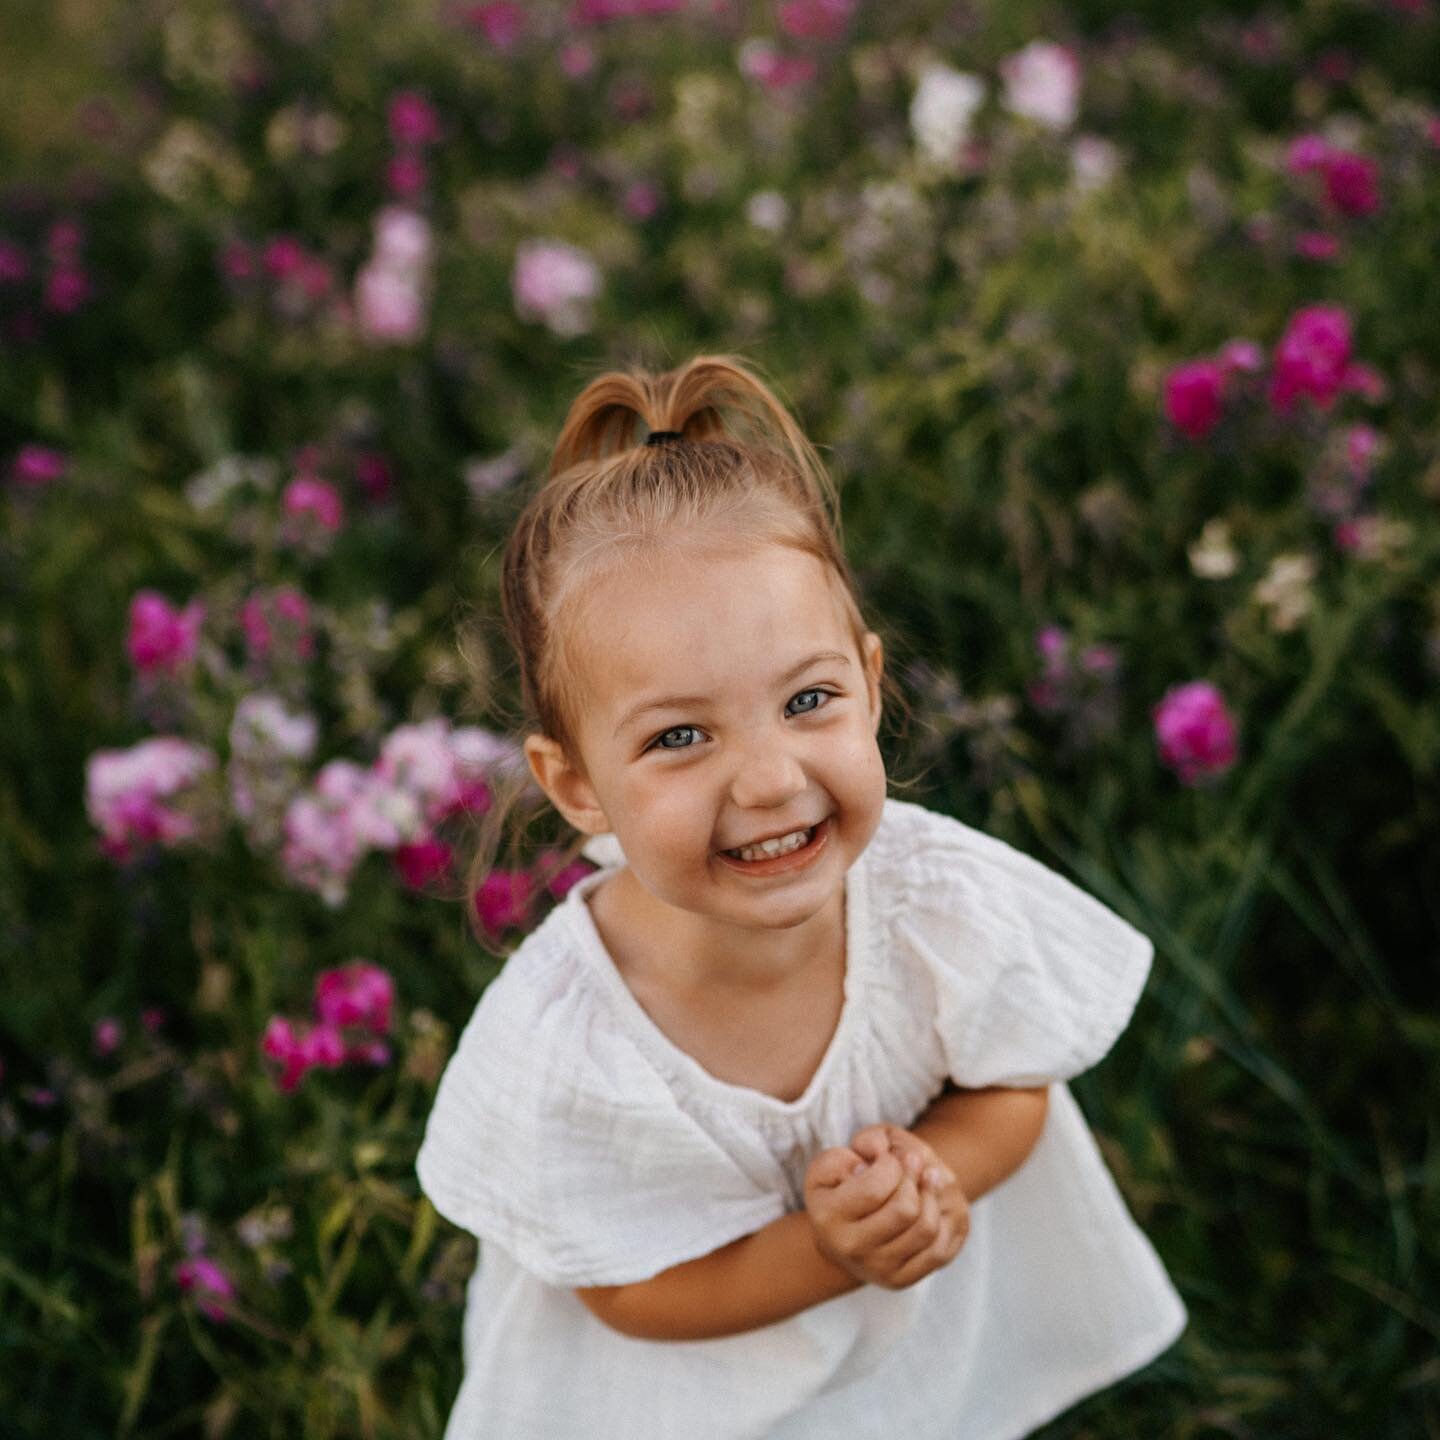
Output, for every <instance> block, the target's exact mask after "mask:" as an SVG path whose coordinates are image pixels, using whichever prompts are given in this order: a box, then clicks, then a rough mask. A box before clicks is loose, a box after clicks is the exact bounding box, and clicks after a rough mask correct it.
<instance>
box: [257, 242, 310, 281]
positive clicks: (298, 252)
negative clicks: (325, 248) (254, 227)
mask: <svg viewBox="0 0 1440 1440" xmlns="http://www.w3.org/2000/svg"><path fill="white" fill-rule="evenodd" d="M261 263H262V264H263V265H264V266H265V271H266V273H267V274H268V275H269V276H270V277H271V278H272V279H274V280H284V279H285V278H286V277H287V276H289V275H293V274H294V273H295V272H296V271H297V270H299V268H300V267H301V266H302V265H303V264H304V263H305V247H304V246H303V245H302V244H301V243H300V242H299V241H298V240H297V239H296V238H295V237H294V236H293V235H276V236H274V237H272V238H271V239H270V240H267V241H266V242H265V248H264V250H263V251H262V252H261Z"/></svg>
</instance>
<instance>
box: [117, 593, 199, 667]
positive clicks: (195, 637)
mask: <svg viewBox="0 0 1440 1440" xmlns="http://www.w3.org/2000/svg"><path fill="white" fill-rule="evenodd" d="M204 619H205V606H204V604H203V603H202V602H201V601H200V600H198V599H197V600H192V601H191V602H190V603H189V604H188V605H187V606H186V607H185V608H184V609H183V610H179V609H176V608H175V607H174V606H172V605H171V604H170V602H169V601H168V600H167V599H166V598H165V597H164V596H163V595H162V594H160V592H159V591H157V590H137V591H136V592H135V594H134V596H133V597H132V598H131V600H130V629H129V634H128V636H127V637H126V646H127V648H128V650H129V652H130V659H131V662H132V663H133V664H134V666H135V668H136V669H137V670H138V671H139V672H140V673H141V674H142V675H152V674H163V675H171V676H174V675H178V674H180V672H181V671H183V670H185V669H187V668H188V667H189V666H190V665H192V664H193V663H194V660H195V649H196V646H197V644H198V643H199V639H200V626H201V624H202V623H203V621H204Z"/></svg>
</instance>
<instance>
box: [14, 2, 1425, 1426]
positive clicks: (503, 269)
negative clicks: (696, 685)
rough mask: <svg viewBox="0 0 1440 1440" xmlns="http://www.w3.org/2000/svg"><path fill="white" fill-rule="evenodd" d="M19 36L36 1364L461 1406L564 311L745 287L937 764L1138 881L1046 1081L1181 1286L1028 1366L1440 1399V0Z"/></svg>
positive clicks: (534, 894)
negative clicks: (445, 1163) (523, 533)
mask: <svg viewBox="0 0 1440 1440" xmlns="http://www.w3.org/2000/svg"><path fill="white" fill-rule="evenodd" d="M0 53H3V54H4V55H5V56H6V57H7V70H8V71H9V75H8V76H7V86H8V99H9V101H10V103H9V104H7V105H6V106H5V107H4V113H3V114H0V159H3V172H0V187H3V188H0V358H3V363H0V517H3V520H0V714H3V725H0V754H3V758H4V765H3V768H0V983H3V995H4V1003H3V1006H0V1354H3V1355H4V1356H5V1357H6V1363H5V1364H4V1365H3V1367H0V1417H3V1418H0V1433H6V1434H9V1433H18V1434H22V1435H32V1434H34V1435H39V1434H44V1435H65V1436H92V1435H94V1436H99V1435H106V1436H110V1435H118V1436H122V1437H128V1436H135V1437H139V1436H144V1437H157V1440H158V1437H161V1436H169V1435H189V1434H204V1435H206V1436H212V1437H219V1436H227V1435H234V1436H242V1435H252V1434H302V1433H303V1434H306V1435H313V1436H340V1435H362V1436H377V1437H378V1436H404V1437H416V1436H437V1435H439V1433H440V1431H441V1428H442V1426H443V1422H444V1417H445V1413H446V1411H447V1408H448V1406H449V1404H450V1401H451V1399H452V1398H453V1396H454V1392H455V1389H456V1387H457V1385H458V1382H459V1376H460V1317H461V1306H462V1301H463V1285H464V1282H465V1279H466V1277H467V1275H468V1274H469V1271H470V1268H471V1265H472V1264H473V1261H474V1256H475V1249H474V1244H473V1242H472V1241H471V1240H469V1239H468V1238H467V1237H465V1236H464V1235H462V1234H461V1233H459V1232H457V1231H455V1230H453V1229H452V1228H450V1227H448V1226H447V1225H446V1224H445V1223H444V1222H441V1221H440V1220H438V1218H437V1217H436V1215H435V1214H434V1212H433V1211H432V1210H431V1208H430V1207H429V1205H428V1204H427V1203H426V1202H424V1201H423V1200H422V1199H421V1198H420V1197H419V1195H418V1191H417V1187H416V1183H415V1179H414V1175H413V1170H412V1165H413V1159H414V1154H415V1151H416V1148H417V1146H418V1143H419V1137H420V1132H421V1126H422V1125H423V1122H424V1117H425V1114H426V1112H427V1109H428V1106H429V1102H430V1099H431V1096H432V1094H433V1090H434V1086H435V1083H436V1079H437V1077H438V1075H439V1073H440V1070H441V1068H442V1067H443V1064H444V1062H445V1059H446V1057H447V1056H448V1054H449V1052H450V1049H451V1047H452V1045H453V1043H454V1040H455V1037H456V1035H457V1033H458V1030H459V1027H460V1026H461V1025H462V1024H463V1023H464V1020H465V1019H466V1018H467V1016H468V1014H469V1012H470V1009H471V1008H472V1007H473V1005H474V1003H475V1000H476V998H477V996H478V994H479V993H480V991H481V990H482V989H483V987H484V985H485V984H486V983H487V981H488V980H489V979H490V978H492V977H493V975H494V974H495V973H496V971H497V969H498V967H499V965H500V964H501V963H503V959H502V957H503V955H504V953H505V952H506V951H508V950H509V949H510V948H512V947H513V945H514V944H515V943H516V942H517V941H518V940H519V939H520V938H521V937H522V936H523V935H524V933H526V931H527V930H529V929H530V928H532V927H533V926H534V925H535V924H536V923H538V921H539V920H540V919H541V918H542V917H543V915H544V913H545V912H546V911H547V909H548V908H549V906H551V905H552V904H554V903H555V902H556V901H557V900H559V899H560V898H561V897H562V896H563V895H564V893H565V892H566V890H567V889H568V887H569V885H570V884H572V883H573V882H574V880H575V878H577V876H578V875H580V874H583V873H585V871H586V869H587V868H588V867H587V866H586V865H585V864H584V863H583V862H581V863H575V862H569V863H567V858H566V857H567V855H568V854H569V851H568V850H567V848H566V844H567V840H568V838H569V837H567V836H566V835H565V834H564V833H563V827H561V826H559V825H558V823H557V822H555V821H554V818H553V817H549V818H548V819H547V818H546V817H543V816H542V817H541V818H540V819H539V820H538V821H537V822H536V824H535V826H533V827H532V829H533V833H532V834H530V835H529V836H528V837H527V838H526V845H525V847H524V848H523V849H522V850H521V851H520V852H519V860H518V863H506V864H505V865H503V866H501V867H499V868H497V869H495V870H494V871H492V872H491V873H490V874H488V875H486V876H484V877H483V878H482V880H481V882H480V883H479V884H478V886H477V887H471V886H470V885H469V883H468V882H467V880H466V877H465V863H464V862H465V857H466V845H467V840H468V837H469V836H470V835H471V833H472V829H473V826H474V824H475V823H476V821H477V820H478V819H479V818H480V817H483V815H484V814H485V813H486V811H487V809H488V807H489V805H490V803H491V801H492V798H493V797H494V795H495V793H496V788H497V787H498V786H500V785H502V784H504V783H505V782H506V780H507V779H511V778H514V776H515V774H516V773H517V772H516V770H515V767H516V766H517V765H518V764H520V763H521V762H520V761H519V757H518V750H517V746H516V741H517V736H516V735H515V734H514V733H513V729H512V726H513V718H514V715H515V703H514V702H515V698H516V697H515V696H514V693H513V685H512V679H513V676H512V672H511V671H510V670H509V668H508V667H507V665H506V663H505V657H504V656H503V654H501V653H499V652H498V650H497V651H496V652H495V654H494V657H493V658H494V664H495V671H494V673H495V677H496V684H497V686H498V692H497V693H498V696H499V699H498V701H497V704H496V706H495V707H494V708H493V709H492V710H491V711H490V712H487V713H474V712H473V711H472V709H471V707H470V706H469V703H468V695H469V693H470V692H469V689H468V679H467V673H466V668H465V665H464V663H463V662H462V659H461V655H460V653H459V651H458V649H457V645H456V635H457V628H458V627H459V626H460V625H461V624H462V623H463V622H465V621H466V620H467V617H470V616H479V617H481V620H482V622H484V621H487V620H488V621H489V622H490V624H491V631H490V633H491V634H492V635H493V634H494V633H495V632H494V627H493V620H494V616H495V614H496V611H497V601H496V593H497V592H496V568H497V555H498V547H499V546H500V544H501V543H502V541H503V538H504V535H505V533H506V531H507V527H508V524H509V522H510V521H511V520H512V519H513V518H514V516H515V514H516V513H517V511H518V509H519V507H520V506H521V505H522V504H523V501H524V498H525V495H526V493H527V486H528V485H529V484H530V483H531V482H532V481H533V480H534V479H535V477H536V475H537V474H538V472H539V471H540V469H541V468H542V467H543V465H544V462H545V460H546V456H547V444H548V441H549V439H550V437H551V436H552V435H553V434H554V433H555V430H556V428H557V426H558V423H559V420H560V418H561V417H562V415H563V413H564V410H565V407H566V405H567V404H568V402H569V400H570V398H571V397H572V396H573V394H574V393H575V392H576V391H577V390H578V389H579V388H580V386H581V384H583V382H584V380H585V379H587V378H588V377H589V376H590V375H591V374H593V373H595V372H596V371H598V370H599V369H601V368H605V367H608V366H613V365H621V364H626V363H631V362H635V363H641V364H645V365H648V366H651V367H656V368H659V367H663V366H665V365H669V364H673V363H678V362H679V361H680V360H682V359H684V358H686V357H687V356H689V355H690V354H692V353H695V352H698V351H706V350H735V351H738V352H740V353H743V354H745V355H747V356H748V357H750V358H752V359H753V360H755V361H756V362H757V363H759V364H760V365H761V366H762V367H763V368H764V369H765V370H766V372H767V373H769V374H770V375H772V376H773V377H774V378H775V380H776V383H777V385H778V386H779V388H780V389H781V391H782V393H784V394H785V395H786V397H787V398H788V399H789V400H790V401H791V403H793V405H794V406H795V408H796V410H797V412H798V413H799V415H800V418H801V421H802V423H803V424H804V426H805V427H806V429H807V430H808V431H809V433H811V434H812V435H813V436H814V437H815V438H816V439H817V441H818V442H820V443H821V445H822V446H824V447H825V453H826V455H827V456H828V458H829V459H830V461H831V463H832V468H833V470H834V473H835V475H836V478H837V480H838V482H839V484H840V488H841V494H842V498H843V503H844V515H845V527H846V538H847V545H848V549H849V552H850V554H851V556H852V558H853V560H854V563H855V567H856V570H857V574H858V576H859V579H860V582H861V585H862V588H863V592H864V593H863V599H864V601H865V603H866V605H867V607H868V610H869V613H870V614H871V615H872V616H873V617H874V620H875V622H876V623H877V624H878V625H879V626H880V627H881V628H882V630H883V632H884V633H885V635H886V637H887V641H888V651H887V653H888V656H889V662H890V665H891V667H892V669H893V671H894V673H895V674H896V676H897V678H898V679H899V680H900V681H901V684H902V686H903V687H904V689H905V691H906V694H907V698H908V700H909V702H910V705H911V708H912V712H913V715H912V719H911V722H910V723H909V724H908V725H898V724H897V725H895V726H892V727H891V728H890V729H888V730H887V731H886V733H885V735H884V737H883V738H884V743H885V745H886V748H887V758H888V759H889V760H890V761H891V763H892V764H893V766H894V767H895V769H896V771H897V773H901V772H905V773H920V774H921V775H922V776H923V781H922V786H921V793H920V797H919V798H922V799H923V800H924V801H925V803H927V804H930V805H933V806H936V807H938V808H942V809H945V810H947V811H949V812H950V813H952V814H955V815H958V816H960V817H961V818H963V819H965V820H966V821H968V822H969V823H971V824H975V825H978V826H980V827H982V828H984V829H987V830H989V831H991V832H992V833H995V834H997V835H1000V836H1001V837H1003V838H1005V839H1007V840H1010V841H1011V842H1012V843H1015V844H1017V845H1020V846H1021V847H1022V848H1024V849H1026V850H1028V851H1030V852H1031V853H1033V854H1036V855H1037V856H1039V857H1040V858H1042V859H1045V860H1046V861H1047V862H1048V863H1050V864H1052V865H1054V866H1056V867H1058V868H1060V869H1062V870H1064V871H1065V872H1066V873H1069V874H1071V875H1073V876H1074V877H1075V878H1076V879H1077V880H1078V881H1079V882H1080V883H1082V884H1083V885H1085V886H1086V887H1087V888H1088V889H1090V890H1092V891H1093V892H1095V893H1096V894H1097V895H1099V896H1100V898H1102V899H1103V900H1104V901H1106V902H1107V903H1108V904H1110V905H1112V906H1114V907H1115V908H1116V909H1118V910H1119V911H1120V912H1121V913H1122V914H1124V915H1126V916H1127V917H1128V918H1129V919H1131V920H1132V921H1133V922H1134V923H1135V924H1136V925H1138V926H1139V927H1140V928H1141V929H1142V930H1143V931H1145V932H1146V933H1147V934H1148V935H1150V936H1152V937H1153V938H1154V939H1155V941H1156V945H1157V960H1156V966H1155V971H1154V974H1153V976H1152V979H1151V982H1150V985H1149V987H1148V989H1147V992H1146V996H1145V998H1144V1000H1143V1002H1142V1005H1141V1009H1140V1011H1139V1013H1138V1016H1137V1020H1136V1023H1135V1024H1133V1025H1132V1026H1131V1027H1130V1029H1129V1030H1128V1031H1127V1032H1126V1034H1125V1035H1124V1037H1122V1039H1121V1041H1120V1043H1119V1045H1118V1046H1117V1048H1116V1050H1115V1052H1114V1053H1113V1054H1112V1056H1111V1057H1110V1058H1109V1059H1107V1061H1106V1063H1105V1065H1104V1066H1102V1067H1100V1068H1099V1069H1098V1070H1097V1071H1095V1072H1094V1073H1090V1074H1087V1075H1085V1076H1082V1077H1080V1078H1079V1079H1078V1080H1077V1081H1076V1082H1075V1087H1074V1088H1075V1089H1076V1091H1077V1093H1078V1094H1079V1096H1080V1098H1081V1100H1082V1103H1083V1104H1084V1105H1085V1108H1086V1111H1087V1114H1088V1116H1089V1117H1090V1119H1091V1121H1092V1123H1093V1125H1094V1128H1095V1130H1096V1133H1097V1135H1098V1137H1099V1141H1100V1144H1101V1146H1102V1148H1103V1150H1104V1152H1105V1155H1106V1159H1107V1161H1108V1163H1109V1164H1110V1166H1111V1168H1112V1169H1113V1171H1114V1172H1115V1174H1116V1176H1117V1178H1118V1180H1119V1182H1120V1184H1121V1186H1122V1188H1123V1190H1124V1192H1125V1194H1126V1197H1127V1200H1128V1202H1129V1204H1130V1206H1131V1208H1132V1210H1133V1211H1134V1213H1135V1214H1136V1216H1137V1218H1138V1220H1139V1221H1140V1223H1141V1224H1142V1226H1143V1227H1144V1228H1145V1230H1146V1232H1147V1233H1148V1234H1149V1235H1150V1236H1151V1237H1153V1239H1154V1241H1155V1243H1156V1245H1157V1247H1158V1248H1159V1250H1160V1252H1161V1254H1162V1256H1163V1257H1164V1259H1165V1262H1166V1264H1167V1267H1168V1268H1169V1270H1170V1271H1171V1273H1172V1275H1173V1276H1174V1277H1175V1279H1176V1282H1177V1284H1178V1285H1179V1287H1180V1289H1181V1291H1182V1292H1183V1294H1184V1296H1185V1298H1186V1301H1187V1304H1188V1305H1189V1308H1190V1311H1191V1317H1192V1319H1191V1325H1190V1327H1189V1329H1188V1330H1187V1332H1186V1334H1185V1336H1184V1337H1183V1339H1182V1341H1181V1342H1180V1344H1179V1345H1177V1346H1176V1347H1174V1348H1173V1349H1172V1350H1171V1351H1170V1352H1168V1353H1167V1354H1166V1355H1165V1356H1163V1357H1162V1358H1161V1359H1160V1360H1159V1361H1158V1362H1157V1363H1156V1364H1155V1365H1153V1366H1151V1367H1149V1368H1148V1369H1147V1370H1146V1371H1145V1372H1143V1374H1141V1375H1139V1376H1137V1377H1135V1378H1134V1379H1133V1380H1131V1381H1129V1382H1127V1383H1126V1384H1124V1385H1121V1386H1119V1387H1116V1388H1115V1389H1113V1390H1111V1391H1108V1392H1106V1393H1105V1394H1103V1395H1100V1396H1097V1397H1094V1398H1093V1399H1092V1400H1090V1401H1088V1402H1086V1403H1085V1404H1084V1405H1082V1406H1080V1407H1078V1408H1077V1409H1076V1410H1075V1411H1073V1412H1071V1414H1069V1415H1068V1416H1066V1417H1063V1418H1062V1419H1060V1420H1058V1421H1057V1422H1055V1424H1054V1425H1053V1426H1052V1427H1050V1428H1049V1429H1047V1431H1046V1433H1047V1434H1054V1435H1057V1436H1058V1435H1071V1434H1074V1435H1079V1434H1082V1433H1083V1434H1086V1435H1095V1436H1114V1437H1117V1440H1118V1437H1122V1436H1126V1437H1128V1436H1133V1435H1135V1434H1146V1435H1175V1436H1201V1435H1210V1434H1227V1435H1270V1434H1295V1435H1308V1434H1327V1435H1328V1434H1335V1435H1356V1436H1358V1435H1365V1436H1372V1435H1382V1434H1383V1435H1387V1436H1388V1435H1395V1436H1400V1435H1417V1436H1418V1435H1421V1434H1431V1435H1433V1434H1435V1433H1436V1432H1437V1430H1440V1401H1437V1398H1436V1397H1437V1394H1440V1361H1437V1358H1436V1357H1437V1341H1440V1293H1437V1290H1440V1287H1437V1284H1436V1268H1437V1267H1436V1261H1437V1245H1436V1237H1437V1235H1440V1202H1437V1187H1436V1180H1437V1149H1436V1146H1435V1135H1434V1116H1435V1111H1436V1101H1437V1092H1436V1084H1435V1075H1436V1074H1437V1073H1440V1072H1437V1069H1436V1063H1437V1060H1440V1016H1437V1011H1436V1003H1435V1001H1436V994H1437V987H1436V966H1437V956H1440V946H1437V923H1436V922H1437V916H1440V908H1437V901H1436V896H1437V883H1436V877H1437V875H1440V806H1437V787H1436V772H1437V759H1440V704H1437V680H1440V566H1437V560H1440V527H1437V523H1436V520H1437V513H1436V512H1437V506H1440V447H1437V441H1440V422H1437V415H1440V406H1437V399H1440V279H1437V271H1436V267H1435V264H1434V238H1435V236H1436V234H1437V233H1440V95H1437V79H1436V77H1437V76H1440V10H1437V7H1436V5H1435V3H1434V0H1345V3H1339V4H1334V3H1321V0H1302V3H1297V4H1295V5H1292V6H1290V7H1288V8H1286V9H1285V10H1283V11H1281V10H1265V11H1263V12H1260V13H1258V14H1256V13H1252V11H1251V10H1250V8H1249V7H1241V6H1231V5H1225V4H1221V3H1213V4H1202V6H1200V7H1199V8H1198V9H1193V10H1184V9H1182V10H1177V9H1175V8H1174V7H1167V6H1159V5H1154V4H1143V5H1139V6H1136V7H1132V8H1130V9H1128V10H1126V11H1125V12H1124V13H1123V14H1121V13H1118V12H1116V11H1114V10H1112V9H1111V8H1110V7H1107V6H1102V5H1097V4H1093V3H1082V4H1077V5H1074V6H1070V7H1056V6H1044V5H1039V4H1032V3H1017V4H1010V5H1004V6H1001V5H971V6H959V7H957V6H954V5H942V4H938V3H933V4H932V3H916V0H908V3H904V4H899V5H886V6H883V7H878V6H877V7H867V6H860V5H858V4H856V3H854V0H780V3H778V4H776V5H774V6H765V7H747V6H742V5H740V4H738V3H727V0H716V3H683V0H576V3H574V4H573V5H568V6H567V5H561V4H537V5H530V6H523V7H522V6H520V5H517V4H513V3H510V0H490V3H479V4H460V3H455V4H450V3H447V4H443V5H437V4H424V5H422V4H418V3H412V0H402V3H390V4H387V5H383V6H381V5H367V4H359V3H356V4H349V5H328V4H322V3H320V0H293V3H286V4H283V5H276V4H269V3H262V0H204V3H195V4H185V5H177V6H162V5H150V4H139V5H135V4H127V5H121V4H118V3H113V0H91V3H90V4H88V5H83V6H79V7H53V8H51V7H39V6H35V5H28V6H24V5H22V6H20V7H18V8H15V9H13V10H12V12H10V13H8V14H7V15H5V16H4V17H0ZM511 859H512V860H513V859H514V857H511ZM472 926H473V927H475V929H477V930H478V931H479V932H480V935H482V936H488V937H489V939H490V940H491V942H492V943H491V944H490V945H488V946H487V945H482V944H479V943H477V938H476V935H475V934H473V933H472Z"/></svg>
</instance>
